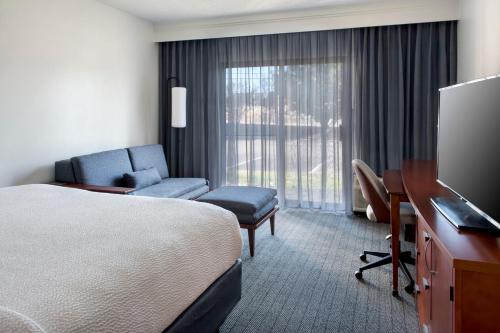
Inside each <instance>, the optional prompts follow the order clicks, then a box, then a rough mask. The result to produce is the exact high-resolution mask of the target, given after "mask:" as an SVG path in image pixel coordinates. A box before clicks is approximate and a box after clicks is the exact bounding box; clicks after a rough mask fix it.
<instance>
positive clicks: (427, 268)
mask: <svg viewBox="0 0 500 333" xmlns="http://www.w3.org/2000/svg"><path fill="white" fill-rule="evenodd" d="M401 172H402V177H403V184H404V187H405V191H406V193H407V195H408V198H409V199H410V202H411V204H412V205H413V207H414V208H415V211H416V213H417V217H418V222H417V242H416V247H417V264H416V266H417V267H416V269H417V277H416V283H417V288H418V289H417V293H416V298H417V310H418V316H419V321H420V324H421V327H422V331H423V332H432V333H446V332H462V333H468V332H472V333H475V332H478V333H479V332H500V237H498V236H494V235H489V234H481V233H477V232H458V230H457V229H456V228H455V227H454V226H452V225H451V224H450V223H449V222H448V220H446V218H445V217H444V216H443V215H442V214H441V213H439V211H437V210H436V209H435V208H434V206H433V205H432V204H431V202H430V198H431V197H433V196H451V193H450V191H449V190H447V189H446V188H444V187H443V186H441V185H440V184H439V183H437V182H436V163H435V162H434V161H405V162H404V163H403V167H402V170H401ZM492 186H498V184H492ZM485 191H487V189H485ZM498 199H499V204H500V198H498Z"/></svg>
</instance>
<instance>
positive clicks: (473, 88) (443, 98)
mask: <svg viewBox="0 0 500 333" xmlns="http://www.w3.org/2000/svg"><path fill="white" fill-rule="evenodd" d="M438 133H439V134H438V175H437V178H438V180H439V182H440V183H442V184H443V185H445V186H447V187H449V188H450V189H451V190H452V191H454V192H455V193H456V194H458V195H459V196H460V197H462V198H463V199H465V200H467V201H468V202H470V203H471V204H472V205H473V206H475V207H477V208H478V209H479V210H481V211H482V212H483V213H485V214H486V215H488V216H489V217H490V218H492V219H493V220H495V221H497V222H500V76H497V77H493V78H488V79H484V80H477V81H473V82H470V83H465V84H460V85H456V86H451V87H447V88H443V89H441V90H440V106H439V132H438Z"/></svg>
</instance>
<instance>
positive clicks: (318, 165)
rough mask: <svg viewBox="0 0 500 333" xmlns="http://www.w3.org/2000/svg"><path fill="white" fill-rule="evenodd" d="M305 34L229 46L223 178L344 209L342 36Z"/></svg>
mask: <svg viewBox="0 0 500 333" xmlns="http://www.w3.org/2000/svg"><path fill="white" fill-rule="evenodd" d="M307 36H308V37H309V38H304V37H305V36H301V35H300V34H295V35H293V34H292V36H289V38H288V39H283V38H281V39H280V40H277V39H275V40H268V39H272V38H273V36H257V37H248V40H246V41H245V42H244V43H241V39H239V40H238V43H237V44H236V45H234V44H233V45H231V46H230V48H229V50H230V52H229V53H228V54H229V57H228V58H229V61H227V62H226V66H225V70H224V75H225V103H224V107H225V127H226V128H225V138H226V142H225V144H226V146H225V151H226V152H225V155H226V159H225V162H226V175H225V181H226V184H228V185H254V186H265V187H273V188H277V189H278V194H279V197H280V201H281V203H282V204H283V203H284V205H285V206H289V207H306V208H321V209H326V210H334V211H338V212H343V211H345V210H346V209H348V206H349V205H350V199H351V197H350V194H347V195H346V193H350V192H348V191H346V186H345V185H346V184H348V186H347V188H348V189H350V188H351V186H350V182H351V181H352V180H351V168H350V160H351V151H352V148H351V140H350V137H346V133H347V134H348V135H350V131H343V126H345V125H346V123H347V125H348V126H349V123H350V117H351V112H350V106H351V99H350V90H351V82H350V70H349V68H350V67H349V64H347V63H346V57H344V56H342V54H344V52H345V51H346V46H345V44H343V42H344V41H345V40H344V39H343V38H340V39H339V34H331V35H329V34H327V33H323V34H322V33H317V35H311V34H310V33H309V34H307ZM311 36H312V38H311ZM292 37H293V38H292ZM341 37H345V36H341ZM340 44H341V45H340ZM272 45H275V47H276V48H277V49H276V51H278V50H279V52H274V51H275V50H274V49H273V46H272ZM255 49H260V50H261V53H256V52H254V50H255ZM346 162H348V163H346Z"/></svg>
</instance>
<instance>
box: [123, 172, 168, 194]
mask: <svg viewBox="0 0 500 333" xmlns="http://www.w3.org/2000/svg"><path fill="white" fill-rule="evenodd" d="M123 179H124V180H125V185H126V186H127V187H133V188H135V189H137V190H139V189H141V188H145V187H148V186H151V185H154V184H158V183H160V182H161V177H160V174H159V173H158V170H156V168H150V169H146V170H140V171H134V172H130V173H126V174H124V175H123Z"/></svg>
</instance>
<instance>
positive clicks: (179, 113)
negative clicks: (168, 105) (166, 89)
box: [172, 87, 186, 128]
mask: <svg viewBox="0 0 500 333" xmlns="http://www.w3.org/2000/svg"><path fill="white" fill-rule="evenodd" d="M172 127H180V128H183V127H186V88H184V87H173V88H172Z"/></svg>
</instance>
